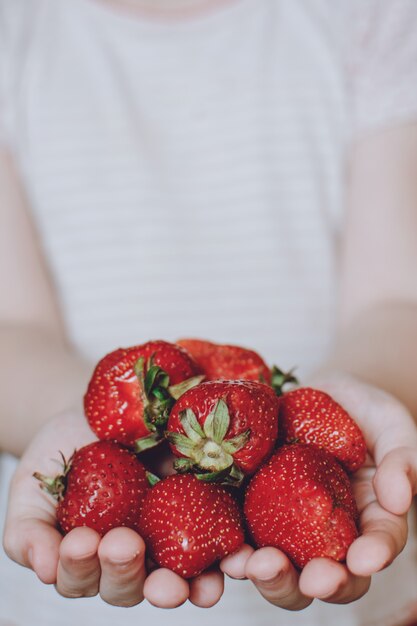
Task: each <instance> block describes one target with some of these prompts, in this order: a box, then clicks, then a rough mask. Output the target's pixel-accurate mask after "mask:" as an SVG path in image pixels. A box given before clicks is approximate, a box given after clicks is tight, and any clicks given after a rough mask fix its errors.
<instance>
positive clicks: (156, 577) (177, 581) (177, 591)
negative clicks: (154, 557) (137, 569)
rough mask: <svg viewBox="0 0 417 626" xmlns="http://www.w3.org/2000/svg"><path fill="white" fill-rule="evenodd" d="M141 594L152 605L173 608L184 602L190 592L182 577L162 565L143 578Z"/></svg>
mask: <svg viewBox="0 0 417 626" xmlns="http://www.w3.org/2000/svg"><path fill="white" fill-rule="evenodd" d="M143 594H144V596H145V598H146V599H147V601H148V602H150V603H151V604H153V605H154V606H157V607H159V608H161V609H174V608H175V607H177V606H180V605H181V604H184V602H185V601H186V600H187V598H188V596H189V594H190V588H189V585H188V582H187V581H186V580H184V578H181V576H179V575H178V574H175V572H171V570H169V569H166V568H165V567H162V568H160V569H156V570H155V571H154V572H152V573H151V574H149V576H148V578H147V579H146V580H145V584H144V587H143Z"/></svg>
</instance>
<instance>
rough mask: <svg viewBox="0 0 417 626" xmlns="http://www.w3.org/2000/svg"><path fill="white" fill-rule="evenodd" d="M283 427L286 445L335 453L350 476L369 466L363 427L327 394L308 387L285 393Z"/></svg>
mask: <svg viewBox="0 0 417 626" xmlns="http://www.w3.org/2000/svg"><path fill="white" fill-rule="evenodd" d="M279 423H280V442H282V443H293V442H295V441H297V442H300V443H314V444H316V445H317V446H319V447H320V448H325V449H326V450H328V451H329V452H331V453H332V454H333V455H334V456H335V457H336V459H337V460H338V461H339V462H340V463H342V465H343V466H344V468H345V469H346V470H347V471H348V472H355V471H356V470H357V469H359V468H360V467H361V465H363V463H364V462H365V458H366V443H365V440H364V438H363V435H362V432H361V430H360V428H359V426H358V425H357V424H356V423H355V421H354V420H353V419H352V418H351V417H350V415H349V414H348V413H347V411H345V409H344V408H343V407H341V406H340V404H338V403H337V402H336V401H335V400H333V398H332V397H331V396H329V395H328V394H327V393H325V392H324V391H319V390H318V389H311V388H310V387H304V388H300V389H294V390H293V391H289V392H288V393H285V394H284V395H283V396H282V398H281V399H280V405H279Z"/></svg>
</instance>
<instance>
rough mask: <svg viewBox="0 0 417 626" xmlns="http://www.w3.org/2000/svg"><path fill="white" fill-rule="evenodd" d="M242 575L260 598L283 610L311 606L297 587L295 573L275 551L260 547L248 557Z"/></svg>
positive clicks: (296, 575) (309, 599)
mask: <svg viewBox="0 0 417 626" xmlns="http://www.w3.org/2000/svg"><path fill="white" fill-rule="evenodd" d="M245 573H246V576H247V578H249V579H250V580H252V582H253V583H254V585H255V586H256V588H257V589H258V591H259V592H260V593H261V594H262V595H263V597H264V598H265V599H266V600H268V602H271V603H272V604H275V605H276V606H280V607H281V608H283V609H288V610H292V611H299V610H301V609H304V608H305V607H306V606H308V605H309V604H311V602H312V600H311V598H307V597H306V596H305V595H304V594H303V593H302V592H301V591H300V588H299V586H298V573H297V572H296V570H295V568H294V567H293V565H292V564H291V563H290V561H289V559H288V558H287V557H286V556H285V554H283V552H281V551H280V550H277V549H276V548H261V549H260V550H256V551H255V552H254V553H253V554H252V556H250V557H249V559H248V561H247V563H246V568H245Z"/></svg>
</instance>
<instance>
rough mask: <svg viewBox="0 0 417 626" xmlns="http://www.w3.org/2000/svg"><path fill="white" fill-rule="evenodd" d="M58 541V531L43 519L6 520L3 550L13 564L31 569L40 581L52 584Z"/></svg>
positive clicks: (59, 539) (59, 537) (59, 538)
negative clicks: (14, 562)
mask: <svg viewBox="0 0 417 626" xmlns="http://www.w3.org/2000/svg"><path fill="white" fill-rule="evenodd" d="M61 540H62V536H61V534H60V533H59V532H58V530H57V529H56V528H54V527H53V526H51V524H50V523H48V522H47V521H45V520H42V519H36V518H27V519H18V520H14V519H10V518H9V519H8V520H7V522H6V527H5V530H4V536H3V547H4V550H5V552H6V554H7V555H8V556H9V557H10V558H11V559H12V560H13V561H16V563H19V564H20V565H24V566H25V567H30V568H31V569H33V570H34V571H35V572H36V574H37V576H38V577H39V578H40V580H41V581H42V582H44V583H46V584H54V583H55V582H56V573H57V567H58V558H59V545H60V543H61Z"/></svg>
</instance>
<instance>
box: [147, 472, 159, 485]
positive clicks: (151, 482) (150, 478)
mask: <svg viewBox="0 0 417 626" xmlns="http://www.w3.org/2000/svg"><path fill="white" fill-rule="evenodd" d="M145 474H146V480H147V481H148V483H149V485H150V487H153V486H154V485H156V483H159V481H160V480H161V479H160V478H159V476H157V475H156V474H152V472H150V471H149V470H146V472H145Z"/></svg>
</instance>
